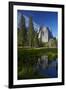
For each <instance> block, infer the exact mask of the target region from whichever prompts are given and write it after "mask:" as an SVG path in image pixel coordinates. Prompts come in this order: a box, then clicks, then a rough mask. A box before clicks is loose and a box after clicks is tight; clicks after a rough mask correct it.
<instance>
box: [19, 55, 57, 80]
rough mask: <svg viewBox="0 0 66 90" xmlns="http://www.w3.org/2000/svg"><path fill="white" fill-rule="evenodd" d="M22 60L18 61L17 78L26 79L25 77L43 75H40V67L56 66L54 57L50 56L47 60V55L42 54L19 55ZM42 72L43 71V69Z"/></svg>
mask: <svg viewBox="0 0 66 90" xmlns="http://www.w3.org/2000/svg"><path fill="white" fill-rule="evenodd" d="M21 57H22V60H19V61H18V79H21V78H23V79H27V78H38V77H44V75H43V76H40V75H41V74H40V68H41V69H42V70H45V69H48V68H49V67H53V66H54V67H56V66H57V62H54V60H55V61H56V58H57V57H56V58H51V60H49V57H48V55H42V56H35V55H34V56H33V55H32V56H31V55H30V56H24V55H23V56H21ZM43 72H44V71H43Z"/></svg>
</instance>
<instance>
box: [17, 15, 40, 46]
mask: <svg viewBox="0 0 66 90" xmlns="http://www.w3.org/2000/svg"><path fill="white" fill-rule="evenodd" d="M28 23H29V27H28V30H27V28H26V22H25V18H24V16H23V15H22V16H21V22H20V25H21V28H20V29H19V30H18V46H22V47H26V46H28V47H38V46H39V40H38V33H37V32H36V31H35V30H34V26H33V20H32V17H31V16H30V17H29V22H28Z"/></svg>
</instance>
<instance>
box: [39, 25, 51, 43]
mask: <svg viewBox="0 0 66 90" xmlns="http://www.w3.org/2000/svg"><path fill="white" fill-rule="evenodd" d="M38 38H39V39H40V40H41V41H42V42H44V43H45V42H48V41H49V39H50V38H53V35H52V32H51V31H50V30H49V28H48V27H41V28H40V30H39V35H38Z"/></svg>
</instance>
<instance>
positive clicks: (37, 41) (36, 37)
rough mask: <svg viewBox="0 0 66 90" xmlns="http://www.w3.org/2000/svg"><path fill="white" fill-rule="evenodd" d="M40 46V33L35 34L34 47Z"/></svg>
mask: <svg viewBox="0 0 66 90" xmlns="http://www.w3.org/2000/svg"><path fill="white" fill-rule="evenodd" d="M38 46H39V40H38V33H37V32H35V36H34V47H38Z"/></svg>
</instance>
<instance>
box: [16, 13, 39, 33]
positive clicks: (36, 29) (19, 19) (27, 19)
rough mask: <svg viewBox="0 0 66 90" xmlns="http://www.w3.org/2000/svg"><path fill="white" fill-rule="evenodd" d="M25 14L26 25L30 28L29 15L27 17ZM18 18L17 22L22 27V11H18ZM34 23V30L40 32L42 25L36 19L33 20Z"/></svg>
mask: <svg viewBox="0 0 66 90" xmlns="http://www.w3.org/2000/svg"><path fill="white" fill-rule="evenodd" d="M23 16H24V18H25V24H26V27H27V28H28V27H29V17H27V16H26V15H23ZM17 20H18V22H17V25H18V28H20V21H21V13H18V17H17ZM33 25H34V30H35V31H37V32H38V31H39V28H40V26H39V25H38V24H37V23H36V22H35V21H33Z"/></svg>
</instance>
